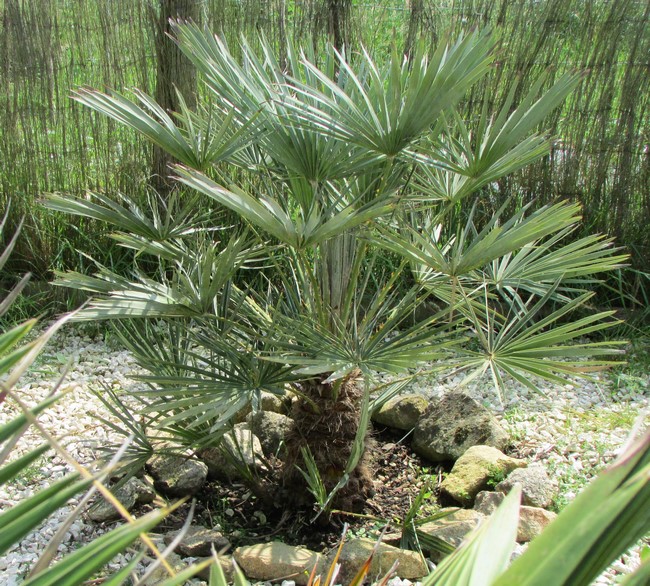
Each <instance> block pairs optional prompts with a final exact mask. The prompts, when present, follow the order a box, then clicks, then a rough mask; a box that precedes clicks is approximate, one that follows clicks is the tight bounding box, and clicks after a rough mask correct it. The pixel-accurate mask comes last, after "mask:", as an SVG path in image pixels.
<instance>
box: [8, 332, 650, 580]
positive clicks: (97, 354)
mask: <svg viewBox="0 0 650 586" xmlns="http://www.w3.org/2000/svg"><path fill="white" fill-rule="evenodd" d="M642 356H643V355H641V358H639V359H633V362H632V364H631V366H630V367H628V369H627V370H628V372H630V371H631V372H635V373H636V374H635V375H634V378H628V379H627V380H632V381H633V382H634V384H624V383H622V382H621V381H622V380H626V377H625V376H623V375H624V374H625V372H626V369H625V368H622V369H621V370H620V371H618V372H615V373H604V374H601V375H599V376H598V377H597V379H596V380H595V381H594V382H590V383H585V382H578V383H577V384H576V386H575V387H573V388H570V387H569V384H568V383H567V385H566V386H564V387H562V386H557V387H550V388H548V389H547V391H548V398H547V399H542V398H540V397H537V396H534V395H531V396H525V392H524V393H523V394H522V395H521V396H520V397H519V399H518V401H517V404H516V405H515V403H514V401H513V404H512V405H510V406H508V405H506V406H505V409H503V410H502V411H501V412H497V416H498V417H499V419H500V420H501V421H502V423H503V424H504V425H505V426H506V427H507V428H508V429H509V431H510V434H511V439H512V445H511V452H512V453H513V454H514V455H517V456H520V457H524V458H526V459H527V460H528V461H537V462H541V463H543V464H544V465H545V466H546V468H547V470H549V472H550V473H551V475H552V476H553V477H554V478H555V479H556V480H557V481H558V483H559V489H560V490H559V493H558V496H557V497H556V500H555V502H554V507H555V508H556V510H561V509H562V508H563V506H564V505H565V504H566V503H567V502H570V501H571V500H572V499H573V498H574V497H575V495H576V494H577V493H578V492H579V491H580V490H581V489H582V488H583V487H584V486H585V485H586V484H587V482H588V481H589V480H590V479H591V478H592V477H593V476H594V475H595V474H596V473H597V472H598V471H599V470H600V469H601V468H602V466H603V465H604V464H605V463H607V462H609V461H611V460H612V459H613V458H614V456H615V454H616V453H617V452H618V451H619V450H620V448H621V446H622V445H623V444H624V443H625V441H626V438H627V436H628V434H629V432H630V428H631V426H633V425H634V423H635V422H636V421H637V419H638V417H639V415H642V414H643V413H644V410H646V409H647V407H648V399H649V396H650V374H648V371H646V373H645V374H643V373H641V372H640V370H641V369H642V368H643V357H642ZM69 360H72V367H71V369H70V372H69V373H68V376H67V382H66V383H65V384H66V385H67V386H68V389H69V391H70V392H69V394H68V396H67V397H66V398H65V399H64V401H63V402H61V403H59V404H57V405H55V406H54V407H53V408H52V409H51V410H50V411H49V412H48V413H46V414H45V415H44V416H43V417H42V421H43V423H44V424H45V425H46V426H47V427H48V428H49V429H51V430H52V431H53V432H56V434H57V435H58V436H60V437H62V438H63V439H64V442H65V443H66V444H67V447H68V449H69V450H70V451H71V453H72V454H73V455H75V457H77V458H79V459H80V461H82V462H86V463H88V462H91V461H92V460H94V459H95V458H97V457H99V456H101V451H100V449H99V448H101V447H102V445H106V444H107V443H109V442H110V441H112V439H114V438H112V437H111V436H112V432H111V430H109V429H107V428H106V427H105V426H103V425H102V424H101V423H99V422H98V420H97V416H98V415H100V416H107V415H108V414H107V413H106V411H105V409H104V406H103V404H102V403H101V402H100V401H98V399H97V397H96V396H95V395H94V394H93V393H92V392H91V391H92V389H101V388H102V387H103V385H107V386H108V387H109V388H113V389H115V390H119V391H120V392H128V391H129V390H133V389H134V386H135V385H137V384H139V383H134V382H133V381H132V380H130V378H129V377H130V375H132V374H133V373H135V372H137V367H136V365H135V363H134V361H133V359H132V357H131V356H130V355H129V353H128V352H125V351H124V350H121V349H119V347H117V345H116V344H115V343H114V342H111V340H110V339H109V340H105V339H104V336H101V335H99V336H96V335H95V333H91V335H88V330H87V329H86V332H84V331H83V330H81V329H79V328H77V329H71V330H68V331H66V332H63V333H61V334H60V335H58V336H57V338H56V339H55V340H54V341H53V343H52V345H51V346H50V348H49V350H48V351H46V352H45V353H44V355H43V356H42V358H41V359H40V360H39V361H38V363H37V364H36V365H35V366H34V367H33V369H32V370H31V371H30V373H29V374H28V375H26V376H25V378H24V379H23V381H22V383H21V384H22V386H21V387H20V391H21V394H22V396H24V398H25V399H26V400H29V401H30V402H36V401H38V400H39V399H42V398H43V397H45V396H46V395H47V394H48V393H49V392H50V390H51V387H52V385H53V384H55V381H56V380H58V378H59V376H60V371H61V370H62V368H63V367H64V364H66V363H67V362H68V361H69ZM420 384H423V383H420ZM453 384H454V381H453V380H443V381H441V382H440V384H439V385H438V387H437V388H430V387H429V388H428V389H425V388H423V387H418V386H417V385H418V383H415V387H416V388H415V390H416V391H419V392H425V393H426V392H428V393H429V394H430V395H431V396H433V395H434V394H438V393H445V392H448V391H449V388H451V387H452V386H453ZM519 391H520V392H521V391H522V389H519ZM469 392H471V393H472V394H473V395H474V396H475V397H476V398H481V399H482V400H483V401H485V402H486V403H487V402H490V401H494V395H493V394H492V393H491V392H490V391H489V390H488V387H487V386H486V385H480V384H474V385H473V386H472V387H471V388H470V389H469ZM8 416H9V413H8V411H7V410H5V411H3V412H2V413H0V422H2V421H4V420H5V419H6V418H8ZM647 422H648V419H647V417H646V418H645V424H646V425H647ZM375 438H376V440H377V444H378V451H379V454H380V456H379V464H380V465H379V467H378V476H377V480H378V486H379V490H378V491H377V495H376V496H375V497H374V498H372V499H370V501H369V503H368V507H367V509H366V511H364V514H365V515H367V516H366V517H350V516H349V515H347V516H345V517H341V518H338V519H337V518H336V517H335V521H336V522H335V523H334V525H333V526H332V527H330V528H328V529H327V530H322V531H319V530H316V531H315V530H314V527H313V526H312V527H311V528H309V529H308V530H306V531H305V530H303V529H302V528H301V520H300V518H297V517H296V518H285V519H284V520H282V519H281V517H273V513H272V512H269V511H268V510H264V507H262V506H261V505H260V503H259V502H257V501H256V499H255V497H254V496H253V495H252V494H251V493H250V491H248V489H247V488H245V487H244V485H243V484H239V485H238V484H237V483H234V484H230V485H228V484H223V483H222V484H221V485H212V486H211V487H208V489H207V490H206V491H205V492H204V494H203V495H201V498H200V499H199V506H198V507H197V512H196V515H197V519H200V520H201V521H202V522H203V523H204V524H207V525H208V526H220V527H221V528H222V529H223V530H224V532H227V534H228V535H229V536H230V537H231V538H232V542H233V545H239V544H247V543H251V542H255V541H258V540H262V541H264V540H268V539H273V538H278V537H280V538H282V539H283V540H285V541H286V542H288V543H297V542H302V543H303V544H308V545H310V546H312V547H313V548H314V549H318V548H321V549H322V548H326V547H331V546H333V545H334V544H335V542H336V540H337V539H338V536H339V531H340V525H341V523H342V521H343V520H344V519H345V520H346V521H348V522H350V523H351V525H352V534H353V535H357V536H370V537H374V536H376V535H377V534H378V532H379V530H380V528H381V527H382V526H383V525H384V524H385V522H393V523H394V521H395V520H396V519H399V518H400V516H403V515H404V513H405V511H406V510H407V509H408V506H409V504H410V503H411V502H412V501H413V499H414V498H415V496H416V495H417V492H418V490H419V488H420V486H421V485H422V483H424V482H428V483H430V485H431V487H432V490H431V495H432V497H433V496H434V495H435V486H436V483H437V482H438V478H439V477H440V476H441V475H442V474H443V473H444V470H443V469H436V468H435V467H433V466H429V465H427V463H426V462H424V461H422V460H421V459H420V458H418V457H417V456H416V455H415V454H413V453H412V451H411V450H410V448H409V446H408V438H406V439H404V438H403V437H399V436H397V435H395V434H394V433H393V434H386V433H382V432H377V433H376V434H375ZM37 439H38V437H37V436H36V435H34V436H30V435H26V436H25V437H24V438H23V440H21V442H22V443H21V446H20V448H22V449H23V450H27V449H28V448H29V447H30V443H31V442H34V441H36V440H37ZM31 447H33V445H32V446H31ZM67 470H68V467H67V465H66V464H65V463H64V462H62V461H60V460H59V459H58V458H57V457H54V458H49V457H45V458H42V459H41V460H40V461H38V462H37V463H35V464H33V465H32V466H30V467H29V468H27V469H26V470H25V471H24V472H23V474H22V475H21V476H20V477H19V479H18V480H17V481H16V482H14V483H12V484H10V485H7V486H5V487H3V489H2V493H0V499H1V502H2V504H3V505H8V504H14V503H16V502H17V501H18V500H20V499H21V498H24V497H25V496H26V495H28V494H32V493H33V491H34V490H35V489H36V488H37V487H39V486H43V485H45V484H48V483H50V482H52V481H53V480H56V479H57V478H60V477H62V476H63V475H64V474H65V473H66V472H67ZM434 502H435V499H433V498H431V499H428V500H427V505H426V506H425V508H424V510H423V513H424V512H426V513H428V512H430V511H431V510H432V509H434V508H435V507H436V505H435V504H434ZM74 504H75V501H72V502H71V504H70V506H69V507H67V508H64V509H62V510H61V511H60V512H59V513H58V514H57V515H56V516H54V517H53V518H52V519H50V520H49V521H48V522H47V523H46V524H45V525H44V526H43V527H41V528H40V529H39V530H38V531H36V532H34V533H33V534H31V535H29V536H28V537H27V538H26V539H25V540H24V541H23V542H22V543H21V544H20V545H17V546H15V547H14V548H13V549H12V550H11V551H10V552H9V553H8V554H7V555H5V556H4V557H3V558H0V569H2V570H3V572H4V575H5V576H7V579H8V580H9V582H8V584H13V583H19V580H20V577H21V576H22V575H23V574H24V572H25V570H26V568H27V567H28V566H29V564H30V563H32V562H33V561H34V560H35V559H36V558H37V556H38V554H39V550H40V548H41V547H42V545H41V544H42V543H43V541H44V540H46V539H47V538H48V537H49V536H51V535H52V534H53V533H54V531H55V530H56V527H57V526H59V525H60V524H61V523H62V522H63V520H64V518H65V517H66V516H67V514H68V513H69V512H70V510H71V508H72V506H74ZM181 519H182V514H176V515H174V516H173V517H172V518H171V519H169V520H168V521H166V523H167V528H169V529H171V528H174V527H177V526H178V524H179V523H181ZM110 525H111V524H108V525H106V526H103V525H97V524H94V523H92V522H90V521H88V520H87V519H85V518H82V519H78V520H77V521H75V523H74V524H73V525H72V527H70V529H69V535H68V536H67V538H66V540H65V542H64V544H62V546H61V547H60V552H59V553H60V554H63V553H65V552H66V551H70V550H74V549H75V548H76V547H78V546H79V545H80V544H81V543H83V542H86V541H88V540H90V539H92V538H93V537H95V536H97V535H98V534H100V533H102V532H103V531H105V530H106V529H107V527H109V526H110ZM163 528H165V526H163ZM129 557H130V554H127V555H126V556H118V557H117V558H116V559H115V560H114V562H113V563H112V564H111V565H110V566H109V567H108V569H109V570H111V569H113V570H115V569H117V568H118V567H120V566H122V565H124V564H125V563H126V561H127V560H128V559H129ZM637 563H638V552H633V553H632V554H630V555H626V556H623V557H622V558H621V559H620V560H618V561H617V562H616V563H615V564H614V566H613V567H612V568H611V569H610V571H609V573H608V574H606V575H604V576H603V577H602V578H601V579H600V581H599V582H598V583H599V584H610V583H613V580H614V579H615V577H616V575H617V574H618V573H620V572H625V571H628V570H629V569H630V568H631V567H633V566H634V565H635V564H637Z"/></svg>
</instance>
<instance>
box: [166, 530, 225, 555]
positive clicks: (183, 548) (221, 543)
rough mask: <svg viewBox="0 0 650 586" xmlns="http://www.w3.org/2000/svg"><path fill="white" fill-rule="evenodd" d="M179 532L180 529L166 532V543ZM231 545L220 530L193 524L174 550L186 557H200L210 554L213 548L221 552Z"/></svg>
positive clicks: (172, 539)
mask: <svg viewBox="0 0 650 586" xmlns="http://www.w3.org/2000/svg"><path fill="white" fill-rule="evenodd" d="M178 533H179V532H178V531H172V532H170V533H166V534H165V543H166V544H167V545H169V544H170V543H171V542H172V541H174V539H175V538H176V536H177V535H178ZM229 547H230V541H228V539H227V538H226V537H224V535H223V534H222V533H220V532H219V531H214V530H213V529H208V528H207V527H202V526H201V525H191V526H190V527H189V528H188V529H187V532H186V533H185V535H184V536H183V539H182V540H181V542H180V543H179V544H178V545H177V546H176V549H175V550H174V551H176V552H177V553H179V554H180V555H182V556H186V557H200V556H210V555H211V554H212V548H214V551H215V552H217V553H219V552H220V551H222V550H224V549H226V548H229Z"/></svg>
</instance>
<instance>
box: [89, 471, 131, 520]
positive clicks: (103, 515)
mask: <svg viewBox="0 0 650 586" xmlns="http://www.w3.org/2000/svg"><path fill="white" fill-rule="evenodd" d="M138 483H139V480H138V479H137V478H130V479H129V480H128V481H127V482H125V483H124V484H123V485H122V486H120V487H119V488H118V489H116V490H115V491H112V492H113V496H114V497H115V498H116V499H117V500H118V501H120V503H121V504H122V506H123V507H124V508H125V509H126V510H127V511H130V510H131V509H133V507H134V506H135V503H136V501H137V498H138V497H137V491H138ZM100 499H101V500H99V501H98V502H97V503H96V504H95V505H93V506H92V507H91V508H90V509H89V511H88V518H89V519H90V520H91V521H94V522H95V523H105V522H107V521H116V520H117V519H121V518H122V515H120V513H119V512H118V511H117V509H116V508H115V507H114V506H113V504H112V503H109V502H108V501H107V500H105V499H104V497H100Z"/></svg>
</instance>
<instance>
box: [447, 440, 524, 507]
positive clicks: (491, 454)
mask: <svg viewBox="0 0 650 586" xmlns="http://www.w3.org/2000/svg"><path fill="white" fill-rule="evenodd" d="M524 466H526V462H525V461H524V460H518V459H516V458H511V457H510V456H506V455H505V454H504V453H502V452H500V451H499V450H497V449H496V448H493V447H490V446H473V447H471V448H469V450H467V451H466V452H465V453H464V454H463V455H462V456H461V457H460V458H458V460H456V463H455V464H454V467H453V468H452V469H451V472H450V473H449V475H448V476H447V478H445V479H444V480H443V482H442V484H441V486H440V488H441V491H442V492H443V494H446V495H448V496H450V497H451V498H452V499H454V500H455V501H456V502H459V503H461V504H463V505H467V506H471V505H472V503H473V502H474V498H475V497H476V495H477V494H478V493H479V492H480V491H481V490H484V489H485V488H487V485H488V480H489V479H490V477H492V476H494V475H495V474H504V475H505V474H508V473H509V472H511V471H512V470H514V469H515V468H521V467H524Z"/></svg>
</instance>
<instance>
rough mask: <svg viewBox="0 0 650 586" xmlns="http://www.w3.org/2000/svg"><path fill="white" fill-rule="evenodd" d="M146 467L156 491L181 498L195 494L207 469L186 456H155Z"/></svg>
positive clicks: (202, 482) (201, 463) (200, 486)
mask: <svg viewBox="0 0 650 586" xmlns="http://www.w3.org/2000/svg"><path fill="white" fill-rule="evenodd" d="M147 467H148V469H149V473H150V474H151V477H152V478H153V481H154V487H155V488H156V490H158V491H160V492H161V493H163V494H165V495H167V496H173V497H182V496H189V495H193V494H196V493H197V492H198V491H199V490H201V488H202V487H203V485H204V484H205V481H206V478H207V476H208V467H207V466H206V465H205V464H204V463H203V462H198V461H197V460H192V459H190V458H188V457H186V456H178V455H169V454H157V455H155V456H153V457H152V458H151V459H150V460H149V461H148V462H147Z"/></svg>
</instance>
